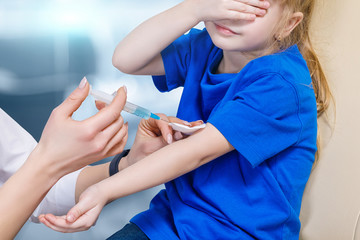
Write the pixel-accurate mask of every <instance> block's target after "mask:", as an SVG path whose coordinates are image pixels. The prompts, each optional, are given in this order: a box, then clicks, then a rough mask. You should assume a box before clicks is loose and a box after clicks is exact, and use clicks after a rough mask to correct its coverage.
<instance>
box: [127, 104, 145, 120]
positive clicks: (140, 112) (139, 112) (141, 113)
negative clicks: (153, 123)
mask: <svg viewBox="0 0 360 240" xmlns="http://www.w3.org/2000/svg"><path fill="white" fill-rule="evenodd" d="M124 111H126V112H128V113H132V114H134V115H136V116H138V117H141V118H144V119H149V118H150V116H151V112H150V111H149V110H147V109H146V108H142V107H139V106H137V105H135V104H133V103H131V102H126V104H125V106H124Z"/></svg>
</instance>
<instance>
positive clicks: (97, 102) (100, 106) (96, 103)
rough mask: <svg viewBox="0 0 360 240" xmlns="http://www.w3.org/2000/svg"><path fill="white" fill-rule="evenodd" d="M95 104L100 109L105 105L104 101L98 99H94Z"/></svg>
mask: <svg viewBox="0 0 360 240" xmlns="http://www.w3.org/2000/svg"><path fill="white" fill-rule="evenodd" d="M95 106H96V108H97V109H98V110H101V109H103V108H104V107H106V103H104V102H102V101H99V100H96V101H95Z"/></svg>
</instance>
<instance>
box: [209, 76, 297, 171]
mask: <svg viewBox="0 0 360 240" xmlns="http://www.w3.org/2000/svg"><path fill="white" fill-rule="evenodd" d="M298 113H299V100H298V96H297V92H296V89H295V88H294V86H293V85H292V84H291V83H289V82H287V81H286V80H285V79H283V78H282V77H281V76H280V75H277V74H272V75H266V76H262V77H260V78H259V79H258V80H257V81H255V82H253V83H252V84H251V85H249V86H247V87H246V88H244V89H242V90H239V91H237V92H236V93H235V94H234V96H233V98H232V99H231V100H229V101H226V102H224V103H220V104H219V106H217V107H216V108H215V109H214V110H213V112H212V113H211V115H210V117H209V119H208V122H209V123H211V124H212V125H214V126H215V127H216V128H217V129H218V130H219V131H220V132H221V133H222V134H223V135H224V137H225V138H226V139H227V140H228V141H229V142H230V144H231V145H232V146H233V147H234V148H235V149H236V150H237V151H238V152H239V153H240V154H241V155H242V156H244V157H245V158H246V159H247V160H248V161H249V162H250V163H251V165H252V166H253V167H255V166H257V165H259V164H261V163H262V162H263V161H265V160H266V159H269V158H271V157H273V156H275V155H276V154H278V153H280V152H281V151H283V150H285V149H286V148H288V147H289V146H291V145H293V144H296V142H297V141H298V139H299V137H300V134H301V129H302V124H301V121H300V119H299V114H298Z"/></svg>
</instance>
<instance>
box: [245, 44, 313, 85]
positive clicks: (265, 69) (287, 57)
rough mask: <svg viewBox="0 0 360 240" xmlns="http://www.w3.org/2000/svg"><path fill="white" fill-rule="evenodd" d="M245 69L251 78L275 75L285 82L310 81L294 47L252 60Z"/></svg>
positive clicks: (296, 48) (299, 54)
mask: <svg viewBox="0 0 360 240" xmlns="http://www.w3.org/2000/svg"><path fill="white" fill-rule="evenodd" d="M247 68H248V69H247V72H251V73H252V74H251V75H252V77H254V76H255V75H258V76H259V75H267V74H269V75H274V74H276V75H279V76H281V77H283V78H285V79H287V80H289V79H292V80H296V79H307V80H311V78H310V73H309V69H308V67H307V64H306V61H305V60H304V58H303V56H302V55H301V53H300V51H299V49H298V47H297V46H296V45H293V46H291V47H289V48H288V49H286V50H284V51H281V52H278V53H274V54H271V55H266V56H263V57H260V58H257V59H254V60H252V61H251V62H250V63H249V64H248V65H247Z"/></svg>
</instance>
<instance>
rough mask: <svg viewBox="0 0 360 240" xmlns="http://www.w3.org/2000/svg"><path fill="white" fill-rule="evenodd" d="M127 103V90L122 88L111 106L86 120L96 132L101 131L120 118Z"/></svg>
mask: <svg viewBox="0 0 360 240" xmlns="http://www.w3.org/2000/svg"><path fill="white" fill-rule="evenodd" d="M125 103H126V88H125V87H121V88H120V89H119V90H118V91H117V95H116V96H115V97H114V99H113V101H112V102H111V103H110V105H108V106H106V107H105V108H103V109H101V110H100V111H99V112H98V113H97V114H95V115H94V116H92V117H90V118H88V119H86V120H84V122H87V123H88V124H90V126H92V127H93V128H94V130H95V131H101V130H103V129H104V128H106V127H107V126H109V125H110V124H111V123H112V122H114V121H115V120H116V119H118V118H119V117H120V113H121V111H122V110H123V108H124V105H125Z"/></svg>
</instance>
